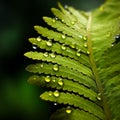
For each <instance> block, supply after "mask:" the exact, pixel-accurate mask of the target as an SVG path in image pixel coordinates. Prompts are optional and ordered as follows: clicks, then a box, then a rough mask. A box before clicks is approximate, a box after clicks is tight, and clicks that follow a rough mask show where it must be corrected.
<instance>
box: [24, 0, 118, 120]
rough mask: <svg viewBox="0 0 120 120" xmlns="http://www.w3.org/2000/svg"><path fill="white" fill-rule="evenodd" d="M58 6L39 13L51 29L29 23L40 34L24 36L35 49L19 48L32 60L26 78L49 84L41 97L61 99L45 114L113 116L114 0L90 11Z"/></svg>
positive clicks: (80, 119) (79, 118) (78, 118)
mask: <svg viewBox="0 0 120 120" xmlns="http://www.w3.org/2000/svg"><path fill="white" fill-rule="evenodd" d="M58 6H59V8H60V9H56V8H52V12H53V14H54V15H55V18H50V17H43V19H44V21H45V22H46V23H47V24H48V25H49V26H50V27H51V29H48V28H45V27H42V26H35V27H34V28H35V30H36V31H37V32H38V33H39V34H40V35H41V37H38V38H30V39H29V41H30V42H31V43H32V44H33V45H36V46H37V47H39V48H40V50H39V51H34V52H33V51H30V52H27V53H25V56H26V57H28V58H32V59H33V60H37V63H35V64H31V65H29V66H27V68H26V69H27V70H28V71H29V72H33V73H35V75H33V76H31V77H30V78H29V80H28V81H29V82H30V83H32V84H36V85H39V86H42V87H49V88H51V91H45V92H44V93H43V94H41V95H40V97H41V99H44V100H46V101H50V102H55V103H58V104H64V108H61V109H59V110H58V111H57V112H56V113H54V114H53V115H52V116H51V118H50V120H68V119H69V120H88V119H89V120H101V119H102V120H112V119H114V120H119V119H120V113H119V112H120V102H119V101H120V75H119V74H120V51H119V48H120V43H119V39H120V36H119V33H120V30H119V29H120V28H119V21H120V19H119V18H120V17H119V16H120V12H119V10H120V7H119V6H120V1H119V0H109V1H107V2H106V3H104V4H103V5H102V6H101V7H100V8H98V9H96V10H94V11H91V12H83V11H78V10H75V9H74V8H72V7H68V8H67V9H65V8H64V7H62V5H61V4H58ZM50 27H49V28H50ZM116 35H117V36H116ZM115 36H116V37H115ZM116 40H117V41H116ZM43 51H44V52H43ZM66 106H68V107H66Z"/></svg>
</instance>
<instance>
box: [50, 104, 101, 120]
mask: <svg viewBox="0 0 120 120" xmlns="http://www.w3.org/2000/svg"><path fill="white" fill-rule="evenodd" d="M76 116H77V120H87V119H89V120H100V119H99V118H97V117H95V116H93V115H92V114H89V113H88V112H85V111H83V110H79V109H74V108H72V107H69V106H68V107H67V108H62V109H59V110H57V111H56V112H55V113H54V114H53V115H52V116H51V118H50V120H74V119H75V118H76Z"/></svg>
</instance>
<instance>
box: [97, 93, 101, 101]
mask: <svg viewBox="0 0 120 120" xmlns="http://www.w3.org/2000/svg"><path fill="white" fill-rule="evenodd" d="M97 99H98V100H99V101H101V93H98V94H97Z"/></svg>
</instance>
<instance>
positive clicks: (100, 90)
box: [87, 13, 112, 120]
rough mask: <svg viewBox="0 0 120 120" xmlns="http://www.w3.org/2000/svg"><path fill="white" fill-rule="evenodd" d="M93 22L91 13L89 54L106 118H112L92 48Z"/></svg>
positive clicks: (88, 26) (88, 31)
mask: <svg viewBox="0 0 120 120" xmlns="http://www.w3.org/2000/svg"><path fill="white" fill-rule="evenodd" d="M91 22H92V15H91V13H90V14H89V18H88V23H87V37H88V50H89V52H90V54H89V57H90V62H91V65H92V71H93V75H94V79H95V82H96V85H97V88H98V91H99V93H101V102H102V107H103V109H104V112H105V115H106V119H107V120H112V118H111V114H110V111H109V109H108V106H107V100H106V97H105V95H104V90H103V87H102V84H101V82H100V79H99V76H98V71H97V67H96V63H95V61H94V55H93V50H92V41H91V39H92V38H91V34H90V33H91V30H90V28H91Z"/></svg>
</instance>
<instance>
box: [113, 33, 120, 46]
mask: <svg viewBox="0 0 120 120" xmlns="http://www.w3.org/2000/svg"><path fill="white" fill-rule="evenodd" d="M118 42H120V35H119V34H118V35H116V36H115V42H114V43H116V44H117V43H118Z"/></svg>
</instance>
